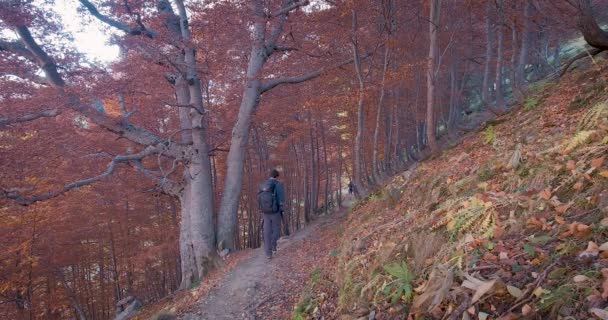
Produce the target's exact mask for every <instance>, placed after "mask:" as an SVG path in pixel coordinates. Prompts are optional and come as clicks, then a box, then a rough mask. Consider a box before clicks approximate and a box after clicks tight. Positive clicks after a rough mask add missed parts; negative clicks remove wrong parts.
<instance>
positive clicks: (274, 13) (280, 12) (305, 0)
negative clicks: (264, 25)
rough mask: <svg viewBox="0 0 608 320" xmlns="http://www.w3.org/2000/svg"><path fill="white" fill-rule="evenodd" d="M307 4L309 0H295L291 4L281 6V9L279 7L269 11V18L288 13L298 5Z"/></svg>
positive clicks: (303, 5)
mask: <svg viewBox="0 0 608 320" xmlns="http://www.w3.org/2000/svg"><path fill="white" fill-rule="evenodd" d="M308 4H310V1H308V0H303V1H296V2H294V3H292V4H290V5H287V6H285V7H283V8H281V9H279V10H277V11H275V12H273V13H271V14H270V17H271V18H275V17H278V16H280V15H284V14H288V13H289V12H291V11H292V10H295V9H297V8H299V7H305V6H307V5H308Z"/></svg>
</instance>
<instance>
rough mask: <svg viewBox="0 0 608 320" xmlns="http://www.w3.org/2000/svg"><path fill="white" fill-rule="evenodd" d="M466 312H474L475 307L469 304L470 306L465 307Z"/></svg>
mask: <svg viewBox="0 0 608 320" xmlns="http://www.w3.org/2000/svg"><path fill="white" fill-rule="evenodd" d="M467 312H468V313H469V314H475V307H474V306H471V307H470V308H468V309H467Z"/></svg>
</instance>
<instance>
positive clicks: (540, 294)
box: [532, 287, 551, 298]
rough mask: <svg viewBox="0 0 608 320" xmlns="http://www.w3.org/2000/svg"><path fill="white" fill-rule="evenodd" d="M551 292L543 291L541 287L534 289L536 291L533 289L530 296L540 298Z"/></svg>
mask: <svg viewBox="0 0 608 320" xmlns="http://www.w3.org/2000/svg"><path fill="white" fill-rule="evenodd" d="M549 292H551V291H549V290H545V289H543V287H536V289H534V291H532V294H533V295H535V296H536V297H537V298H540V296H542V295H543V294H545V293H549Z"/></svg>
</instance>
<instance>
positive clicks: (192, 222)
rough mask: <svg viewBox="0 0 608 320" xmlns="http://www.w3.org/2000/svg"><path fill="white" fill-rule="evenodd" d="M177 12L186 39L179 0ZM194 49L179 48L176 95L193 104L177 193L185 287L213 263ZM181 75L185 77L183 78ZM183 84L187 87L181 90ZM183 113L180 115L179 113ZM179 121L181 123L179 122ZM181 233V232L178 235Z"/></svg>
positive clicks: (210, 200) (208, 166)
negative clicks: (181, 70) (181, 71)
mask: <svg viewBox="0 0 608 320" xmlns="http://www.w3.org/2000/svg"><path fill="white" fill-rule="evenodd" d="M176 5H177V8H178V12H179V20H180V30H181V36H182V38H183V39H184V40H185V41H189V40H190V38H191V37H190V30H189V27H188V17H187V15H186V8H185V6H184V3H183V1H181V0H180V1H176ZM195 55H196V52H195V50H194V48H192V47H188V46H187V47H186V48H184V50H183V59H184V62H185V66H186V74H185V77H183V75H182V76H180V77H178V79H177V81H180V82H179V83H178V82H176V96H177V100H178V103H180V104H181V103H184V102H186V104H187V105H191V106H193V108H192V110H190V114H189V119H190V123H189V124H190V129H191V130H190V131H191V135H192V137H191V141H192V147H193V155H192V157H191V161H190V163H189V164H188V166H187V167H186V170H185V171H184V174H185V187H184V190H183V191H182V194H181V195H180V203H181V205H182V208H181V213H182V221H181V222H180V250H181V249H183V250H185V252H184V253H183V254H181V255H182V259H185V261H182V272H186V273H185V274H183V275H182V283H181V285H180V287H181V288H188V287H190V286H192V285H193V284H195V283H196V282H198V281H200V280H201V279H202V277H203V276H205V274H206V273H207V272H208V271H209V269H210V268H212V267H213V266H214V265H215V264H216V258H217V257H216V253H215V229H214V224H213V209H214V206H213V186H212V182H211V179H212V178H211V162H210V160H209V146H208V144H207V126H206V123H207V122H206V121H205V119H204V118H203V114H204V111H205V109H204V105H203V94H202V87H201V81H200V78H199V76H198V71H197V69H196V58H195ZM184 78H185V79H184ZM186 85H187V88H188V90H187V91H186V90H185V87H186ZM183 116H184V115H181V117H183ZM182 125H183V124H182ZM182 233H184V235H182ZM184 275H185V276H184Z"/></svg>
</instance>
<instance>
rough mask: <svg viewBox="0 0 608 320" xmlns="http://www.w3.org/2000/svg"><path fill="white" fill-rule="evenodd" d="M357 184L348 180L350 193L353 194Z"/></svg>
mask: <svg viewBox="0 0 608 320" xmlns="http://www.w3.org/2000/svg"><path fill="white" fill-rule="evenodd" d="M354 187H355V185H354V184H353V182H352V181H349V182H348V194H353V189H354Z"/></svg>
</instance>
